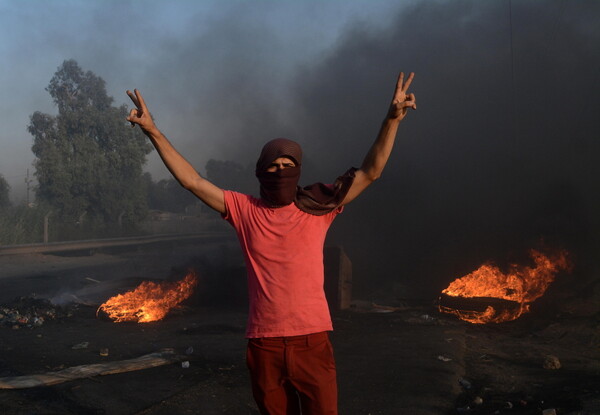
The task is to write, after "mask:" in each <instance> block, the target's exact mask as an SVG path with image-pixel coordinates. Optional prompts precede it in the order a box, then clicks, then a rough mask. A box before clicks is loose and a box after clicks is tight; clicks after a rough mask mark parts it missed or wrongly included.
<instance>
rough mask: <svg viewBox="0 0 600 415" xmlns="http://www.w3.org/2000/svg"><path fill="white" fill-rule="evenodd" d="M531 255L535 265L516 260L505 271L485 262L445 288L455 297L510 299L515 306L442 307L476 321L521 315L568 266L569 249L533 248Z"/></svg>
mask: <svg viewBox="0 0 600 415" xmlns="http://www.w3.org/2000/svg"><path fill="white" fill-rule="evenodd" d="M530 255H531V257H532V259H533V262H534V266H533V267H529V266H522V265H516V264H513V265H511V266H510V269H509V271H508V272H507V273H503V272H502V271H501V270H500V269H499V268H498V267H497V266H495V265H492V264H484V265H482V266H481V267H479V268H478V269H477V270H475V271H473V272H472V273H470V274H468V275H465V276H464V277H462V278H458V279H456V280H454V281H453V282H452V283H451V284H450V285H449V286H448V288H446V289H445V290H443V291H442V293H443V294H446V295H449V296H452V297H463V298H473V297H492V298H498V299H502V300H508V301H512V302H514V304H516V307H513V308H511V309H506V310H500V311H498V310H496V309H495V308H494V307H492V306H488V307H487V308H486V310H485V311H482V312H481V311H464V310H456V309H452V308H449V307H444V306H442V305H440V307H439V309H440V311H442V312H445V313H451V314H455V315H457V316H458V317H459V318H460V319H462V320H465V321H468V322H470V323H475V324H485V323H500V322H503V321H511V320H515V319H517V318H519V317H520V316H521V315H522V314H524V313H526V312H528V311H529V306H530V304H531V303H532V302H533V301H535V300H537V299H538V298H540V297H541V296H542V295H544V292H546V289H547V288H548V286H549V285H550V284H551V283H552V281H554V277H555V275H556V273H557V272H559V271H561V270H566V269H568V268H569V263H568V260H567V252H566V251H560V252H558V254H556V255H553V256H549V255H545V254H543V253H541V252H539V251H537V250H534V249H532V250H531V251H530Z"/></svg>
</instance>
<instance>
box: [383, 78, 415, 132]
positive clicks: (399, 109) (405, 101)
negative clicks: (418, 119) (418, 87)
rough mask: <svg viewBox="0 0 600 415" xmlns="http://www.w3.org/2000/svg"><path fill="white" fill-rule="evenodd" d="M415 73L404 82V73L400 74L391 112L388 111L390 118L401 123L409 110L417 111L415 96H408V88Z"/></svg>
mask: <svg viewBox="0 0 600 415" xmlns="http://www.w3.org/2000/svg"><path fill="white" fill-rule="evenodd" d="M414 77H415V73H414V72H411V73H410V74H409V75H408V79H407V80H406V82H404V72H400V75H399V76H398V82H397V83H396V91H395V92H394V98H392V103H391V104H390V110H389V111H388V118H391V119H395V120H398V121H401V120H402V119H403V118H404V117H405V116H406V113H407V112H408V109H409V108H412V109H414V110H416V109H417V101H416V98H415V94H412V93H411V94H408V93H407V91H408V87H410V84H411V83H412V80H413V78H414Z"/></svg>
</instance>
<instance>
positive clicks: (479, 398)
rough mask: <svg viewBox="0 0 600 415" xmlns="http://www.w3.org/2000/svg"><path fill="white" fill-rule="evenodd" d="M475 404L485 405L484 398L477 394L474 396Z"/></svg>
mask: <svg viewBox="0 0 600 415" xmlns="http://www.w3.org/2000/svg"><path fill="white" fill-rule="evenodd" d="M473 405H475V406H480V405H483V398H482V397H481V396H476V397H475V398H473Z"/></svg>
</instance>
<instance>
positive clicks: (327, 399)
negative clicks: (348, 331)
mask: <svg viewBox="0 0 600 415" xmlns="http://www.w3.org/2000/svg"><path fill="white" fill-rule="evenodd" d="M246 362H247V364H248V369H250V378H251V380H252V392H253V394H254V399H255V400H256V403H257V405H258V407H259V409H260V413H261V414H263V415H299V414H302V415H337V413H338V411H337V382H336V373H335V361H334V360H333V349H332V348H331V343H330V341H329V336H328V334H327V332H322V333H314V334H308V335H305V336H292V337H266V338H259V339H249V340H248V349H247V353H246Z"/></svg>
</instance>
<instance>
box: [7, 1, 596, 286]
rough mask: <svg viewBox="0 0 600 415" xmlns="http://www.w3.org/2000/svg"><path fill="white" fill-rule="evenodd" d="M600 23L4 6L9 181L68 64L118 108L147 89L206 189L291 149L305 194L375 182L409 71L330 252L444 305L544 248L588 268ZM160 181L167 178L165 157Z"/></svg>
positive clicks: (422, 14) (527, 9)
mask: <svg viewBox="0 0 600 415" xmlns="http://www.w3.org/2000/svg"><path fill="white" fill-rule="evenodd" d="M598 21H600V2H598V1H596V0H520V1H515V0H512V1H511V0H494V1H485V2H484V1H480V0H410V1H403V0H395V1H391V0H390V1H388V0H376V1H367V0H345V1H341V0H339V1H334V0H330V1H317V0H307V1H267V0H261V1H258V0H257V1H250V0H246V1H181V0H180V1H177V0H175V1H168V2H167V1H141V0H140V1H135V0H130V1H111V0H105V1H85V2H84V1H62V0H54V1H36V0H27V1H16V0H13V1H9V0H0V35H1V36H0V56H1V59H2V62H4V65H3V69H2V71H0V85H2V91H3V93H2V94H0V117H2V126H3V128H2V129H1V130H0V144H1V145H2V148H3V151H2V152H0V174H2V175H3V176H4V177H5V178H6V179H7V180H8V182H9V184H10V185H11V186H12V188H13V193H12V194H11V197H12V198H13V200H16V201H18V200H19V199H21V200H22V199H23V197H24V191H23V190H22V188H23V184H24V181H25V178H26V174H27V169H28V168H29V169H30V176H33V168H32V167H31V163H32V161H33V155H32V153H31V144H32V137H31V136H30V135H29V134H28V132H27V131H26V127H27V124H28V122H29V116H30V115H31V114H32V113H33V112H35V111H42V112H47V113H50V114H53V113H55V111H56V109H55V108H54V107H53V105H52V102H51V99H50V96H49V95H48V93H47V92H46V91H45V89H44V88H45V87H46V86H47V85H48V82H49V81H50V79H51V78H52V75H53V74H54V72H55V71H56V70H57V68H58V66H60V65H61V63H62V62H63V61H64V60H67V59H75V60H76V61H77V62H78V63H79V65H80V66H81V67H82V68H83V69H84V70H91V71H92V72H94V73H95V74H96V75H98V76H100V77H102V78H103V79H104V80H105V81H106V87H107V90H108V93H109V95H111V96H113V97H114V99H115V104H122V103H127V104H128V105H129V103H128V102H127V97H126V95H125V93H124V91H125V90H126V89H132V88H138V89H140V90H141V91H142V93H143V94H144V97H145V99H146V101H147V104H148V106H149V109H150V111H151V112H152V114H153V115H154V117H155V119H156V121H157V124H158V126H159V128H161V130H162V131H163V132H164V133H165V134H166V135H167V136H168V137H169V138H170V139H171V141H172V142H173V144H174V145H175V146H176V147H177V148H178V150H179V151H180V152H181V153H183V154H184V155H185V156H186V158H188V160H189V161H190V162H191V163H192V164H193V165H194V166H196V168H197V169H198V170H199V171H200V172H201V173H202V172H203V169H204V165H205V164H206V162H207V161H208V160H209V159H211V158H213V159H218V160H233V161H236V162H238V163H240V164H242V165H249V164H251V163H253V162H255V160H256V158H257V156H258V153H259V150H260V148H261V146H262V144H264V142H266V141H268V140H269V139H271V138H275V137H281V136H283V137H288V138H291V139H295V140H297V141H298V142H300V143H301V144H302V146H303V148H304V152H305V161H304V166H303V180H304V184H308V183H310V182H314V181H325V182H331V181H333V179H335V177H336V176H337V175H339V174H341V173H343V172H344V171H345V170H346V169H347V168H348V167H350V166H357V167H358V166H360V163H361V161H362V158H363V157H364V155H365V154H366V152H367V150H368V148H369V146H370V144H371V143H372V141H373V140H374V138H375V136H376V134H377V131H378V128H379V126H380V124H381V121H382V119H383V117H384V115H385V113H386V110H387V106H388V105H389V100H390V98H391V94H392V92H393V88H394V84H395V80H396V77H397V74H398V72H399V71H406V72H409V71H414V72H415V73H416V77H415V80H414V82H413V85H412V87H411V89H412V91H413V92H414V93H415V94H416V96H417V103H418V110H417V111H414V112H411V113H410V114H408V116H407V118H406V120H405V121H403V123H402V124H401V126H400V132H399V134H398V140H397V145H396V147H395V149H394V152H393V154H392V157H391V159H390V162H389V164H388V166H387V167H386V170H385V172H384V175H383V177H382V178H381V179H380V180H379V181H378V182H377V183H376V184H375V185H373V186H372V188H370V189H368V190H367V191H366V192H365V194H364V195H363V196H361V198H359V199H358V200H357V201H356V202H353V204H352V205H350V206H348V208H347V209H346V211H345V212H344V214H343V219H342V218H340V220H338V221H336V223H335V224H334V227H333V228H332V231H331V235H330V240H331V241H332V243H337V244H341V245H343V246H344V247H345V249H346V250H347V252H348V253H349V256H350V257H351V258H352V260H353V262H354V266H355V270H356V272H357V273H358V274H360V275H363V280H364V276H365V275H372V281H371V282H370V284H373V285H376V284H378V282H380V281H386V282H389V281H394V284H396V286H397V287H398V290H400V291H401V290H403V289H405V288H404V286H406V285H411V287H409V288H408V289H412V290H418V289H419V287H415V284H408V281H429V283H428V284H424V285H426V286H427V287H433V288H434V289H435V290H438V289H441V288H444V284H446V283H447V281H448V279H453V278H455V277H456V276H458V275H464V274H465V273H467V272H470V271H471V270H473V269H474V267H476V266H478V265H479V264H480V263H481V262H483V261H486V260H497V261H500V262H501V261H504V260H510V259H512V258H513V257H514V256H515V255H517V256H518V255H522V253H523V252H527V250H528V249H529V248H531V247H533V246H535V245H539V244H541V243H544V244H546V245H549V246H551V247H559V246H560V247H565V248H566V249H568V250H569V251H570V252H573V253H574V256H575V257H577V261H578V263H580V264H590V263H592V262H593V254H592V253H593V252H595V249H596V248H597V247H599V246H600V243H599V241H598V237H597V235H600V217H599V215H598V213H597V212H599V211H600V194H599V190H600V163H598V158H599V155H600V143H599V140H598V139H599V138H600V124H599V123H600V122H599V119H600V117H598V114H599V112H600V100H599V98H598V97H599V96H600V52H599V51H600V25H598V23H597V22H598ZM147 170H148V171H150V172H151V173H152V175H153V177H155V178H164V177H167V174H168V173H167V172H166V169H165V168H164V167H163V166H162V165H161V163H160V161H159V160H158V159H157V157H156V155H155V154H151V155H150V156H149V161H148V164H147ZM32 178H33V177H32ZM338 222H339V223H338ZM540 241H544V242H540ZM386 287H387V285H385V284H382V289H387V288H386Z"/></svg>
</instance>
